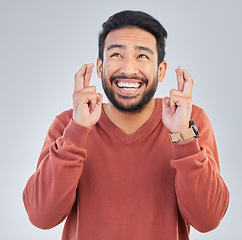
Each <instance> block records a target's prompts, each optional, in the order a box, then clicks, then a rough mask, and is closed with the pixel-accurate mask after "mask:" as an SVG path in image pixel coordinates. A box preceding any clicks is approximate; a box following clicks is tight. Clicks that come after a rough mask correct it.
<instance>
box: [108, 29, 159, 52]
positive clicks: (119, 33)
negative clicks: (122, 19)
mask: <svg viewBox="0 0 242 240" xmlns="http://www.w3.org/2000/svg"><path fill="white" fill-rule="evenodd" d="M113 44H117V45H119V44H120V45H124V46H125V47H127V48H130V47H134V48H135V47H136V46H143V47H148V48H150V49H151V50H152V51H154V52H156V51H157V46H156V39H155V37H154V36H153V35H152V34H151V33H149V32H147V31H145V30H143V29H140V28H122V29H116V30H113V31H111V32H110V33H109V34H108V35H107V37H106V39H105V45H104V51H105V50H107V49H108V47H109V46H111V45H113Z"/></svg>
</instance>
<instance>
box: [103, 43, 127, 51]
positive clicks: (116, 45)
mask: <svg viewBox="0 0 242 240" xmlns="http://www.w3.org/2000/svg"><path fill="white" fill-rule="evenodd" d="M112 48H125V47H124V45H122V44H112V45H110V46H109V47H108V48H107V51H108V50H110V49H112Z"/></svg>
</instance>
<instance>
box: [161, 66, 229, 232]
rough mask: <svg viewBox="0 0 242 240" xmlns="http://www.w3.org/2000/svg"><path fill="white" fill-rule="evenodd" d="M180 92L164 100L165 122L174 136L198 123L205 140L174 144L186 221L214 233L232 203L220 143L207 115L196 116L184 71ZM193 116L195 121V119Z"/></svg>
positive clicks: (179, 76) (177, 183)
mask: <svg viewBox="0 0 242 240" xmlns="http://www.w3.org/2000/svg"><path fill="white" fill-rule="evenodd" d="M176 73H177V83H178V89H173V90H171V92H170V97H166V98H164V99H163V113H162V119H163V123H164V125H165V126H166V127H167V128H168V129H169V130H170V132H172V133H179V132H183V131H185V130H186V129H187V128H188V125H189V119H192V120H194V121H195V124H196V125H197V126H198V128H199V131H200V134H201V136H200V137H199V138H198V139H190V140H188V141H187V142H179V143H173V148H174V153H175V157H174V159H173V160H171V166H172V167H174V168H175V169H176V177H175V189H176V194H177V202H178V205H179V210H180V212H181V214H182V216H183V218H184V219H185V220H186V221H187V222H188V223H189V224H191V225H192V226H193V227H194V228H196V229H197V230H199V231H201V232H206V231H210V230H212V229H214V228H215V227H217V226H218V224H219V223H220V221H221V219H222V217H223V216H224V214H225V212H226V210H227V207H228V201H229V193H228V189H227V187H226V185H225V183H224V181H223V179H222V178H221V176H220V173H219V161H218V153H217V147H216V142H215V139H214V134H213V131H212V127H211V125H210V122H209V120H208V118H207V116H206V114H205V113H204V112H203V111H200V110H198V111H194V114H192V98H191V95H192V86H193V80H192V78H191V77H190V75H189V74H188V73H187V71H185V70H183V69H182V68H181V67H179V68H178V69H176ZM191 116H192V117H191Z"/></svg>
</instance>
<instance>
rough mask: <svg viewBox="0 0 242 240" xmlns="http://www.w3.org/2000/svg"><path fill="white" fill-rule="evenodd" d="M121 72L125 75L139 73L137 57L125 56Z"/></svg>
mask: <svg viewBox="0 0 242 240" xmlns="http://www.w3.org/2000/svg"><path fill="white" fill-rule="evenodd" d="M120 70H121V74H124V75H128V76H130V75H137V74H138V72H139V70H138V66H137V63H136V61H135V59H132V58H125V59H124V60H123V62H122V66H121V69H120Z"/></svg>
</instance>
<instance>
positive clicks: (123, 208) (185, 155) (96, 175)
mask: <svg viewBox="0 0 242 240" xmlns="http://www.w3.org/2000/svg"><path fill="white" fill-rule="evenodd" d="M161 108H162V103H161V99H157V103H156V107H155V109H154V111H153V113H152V115H151V117H150V119H149V120H148V121H147V122H146V123H145V124H144V125H143V126H141V127H140V128H139V129H138V130H137V131H136V132H135V133H133V134H131V135H127V134H125V133H124V132H122V131H121V130H120V129H119V128H118V127H117V126H115V125H114V124H113V123H112V122H111V121H110V120H109V119H108V117H107V116H106V115H105V113H104V111H103V112H102V115H101V118H100V120H99V122H98V123H97V124H96V125H95V126H93V127H92V129H87V128H84V127H82V126H80V125H78V124H77V123H75V122H74V121H73V120H72V110H68V111H65V112H63V113H61V114H60V115H59V116H57V117H56V119H55V120H54V122H53V123H52V125H51V127H50V129H49V131H48V134H47V137H46V140H45V143H44V146H43V149H42V151H41V154H40V158H39V161H38V165H37V169H36V172H35V173H34V174H33V175H32V176H31V177H30V179H29V180H28V182H27V185H26V187H25V189H24V192H23V200H24V204H25V207H26V210H27V213H28V216H29V219H30V221H31V222H32V223H33V224H34V225H35V226H37V227H39V228H43V229H48V228H52V227H54V226H56V225H57V224H59V223H60V222H62V221H63V220H64V219H65V218H66V217H67V219H66V223H65V227H64V230H63V237H62V239H63V240H158V239H159V240H161V239H164V240H178V239H179V240H187V239H189V230H190V225H192V226H193V227H194V228H196V229H197V230H198V231H201V232H206V231H210V230H212V229H214V228H216V227H217V226H218V224H219V223H220V221H221V219H222V218H223V216H224V214H225V212H226V209H227V207H228V202H229V192H228V189H227V187H226V185H225V183H224V181H223V179H222V178H221V176H220V173H219V161H218V154H217V148H216V143H215V139H214V135H213V131H212V128H211V125H210V122H209V120H208V118H207V116H206V114H205V113H204V111H203V110H202V109H200V108H198V107H196V106H193V112H192V119H193V120H194V121H195V123H196V125H197V127H198V129H199V131H200V134H201V136H200V138H198V139H195V140H193V141H192V142H189V143H186V144H174V143H171V142H170V140H169V131H168V129H167V128H166V127H165V126H164V125H163V123H162V109H161Z"/></svg>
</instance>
